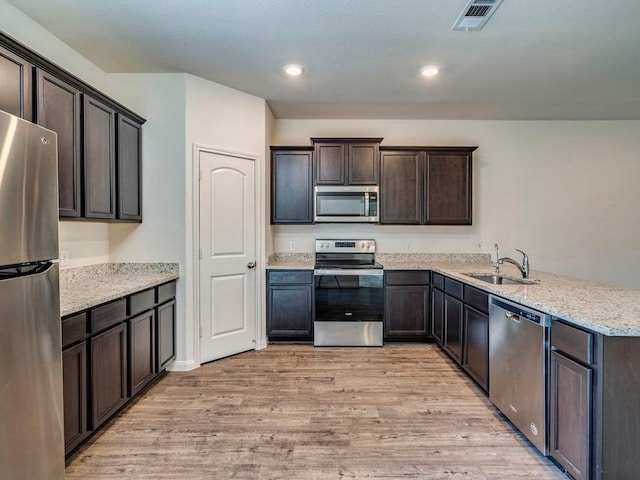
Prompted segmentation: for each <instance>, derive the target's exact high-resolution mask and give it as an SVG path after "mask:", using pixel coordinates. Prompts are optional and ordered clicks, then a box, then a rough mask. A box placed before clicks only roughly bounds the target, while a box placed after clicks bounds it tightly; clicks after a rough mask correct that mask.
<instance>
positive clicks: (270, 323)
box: [267, 285, 313, 340]
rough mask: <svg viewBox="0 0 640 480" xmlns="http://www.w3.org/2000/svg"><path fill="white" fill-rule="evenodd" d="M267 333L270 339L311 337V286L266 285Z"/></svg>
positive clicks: (302, 338)
mask: <svg viewBox="0 0 640 480" xmlns="http://www.w3.org/2000/svg"><path fill="white" fill-rule="evenodd" d="M267 335H268V336H269V339H270V340H273V339H275V340H278V339H281V340H287V339H298V340H311V339H313V286H312V285H277V286H269V287H268V298H267Z"/></svg>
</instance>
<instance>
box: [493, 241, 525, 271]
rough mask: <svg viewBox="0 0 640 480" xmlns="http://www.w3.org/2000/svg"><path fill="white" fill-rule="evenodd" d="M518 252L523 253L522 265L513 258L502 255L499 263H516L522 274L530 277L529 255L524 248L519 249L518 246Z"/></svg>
mask: <svg viewBox="0 0 640 480" xmlns="http://www.w3.org/2000/svg"><path fill="white" fill-rule="evenodd" d="M497 246H498V245H497V244H496V256H497V252H498V250H497ZM516 252H520V253H521V254H522V265H520V264H519V263H518V262H516V261H515V260H514V259H513V258H509V257H502V258H500V259H498V265H502V264H503V263H510V264H512V265H515V266H516V267H518V270H520V273H521V274H522V278H529V256H528V255H527V254H526V253H524V252H523V251H522V250H518V249H517V248H516Z"/></svg>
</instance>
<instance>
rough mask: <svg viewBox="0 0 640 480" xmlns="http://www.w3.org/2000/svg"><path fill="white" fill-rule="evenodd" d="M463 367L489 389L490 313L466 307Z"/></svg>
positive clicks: (483, 386)
mask: <svg viewBox="0 0 640 480" xmlns="http://www.w3.org/2000/svg"><path fill="white" fill-rule="evenodd" d="M463 332H464V342H463V346H464V353H463V355H462V367H463V368H464V369H465V370H466V372H467V373H468V374H469V375H470V376H471V377H472V378H473V379H474V380H475V381H476V382H478V384H479V385H480V386H481V387H482V388H483V389H484V390H485V391H487V390H488V388H489V315H486V314H484V313H481V312H479V311H477V310H475V309H473V308H471V307H468V306H465V308H464V326H463Z"/></svg>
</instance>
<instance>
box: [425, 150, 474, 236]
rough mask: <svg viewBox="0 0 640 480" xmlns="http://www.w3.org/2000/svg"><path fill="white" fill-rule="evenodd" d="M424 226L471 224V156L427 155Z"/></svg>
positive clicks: (438, 153)
mask: <svg viewBox="0 0 640 480" xmlns="http://www.w3.org/2000/svg"><path fill="white" fill-rule="evenodd" d="M423 223H425V224H427V225H471V153H447V152H429V153H428V154H427V160H426V167H425V204H424V219H423Z"/></svg>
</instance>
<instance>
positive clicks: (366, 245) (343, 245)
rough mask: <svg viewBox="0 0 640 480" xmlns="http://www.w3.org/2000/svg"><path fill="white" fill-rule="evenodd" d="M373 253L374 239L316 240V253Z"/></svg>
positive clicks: (374, 247)
mask: <svg viewBox="0 0 640 480" xmlns="http://www.w3.org/2000/svg"><path fill="white" fill-rule="evenodd" d="M320 252H329V253H336V252H341V253H375V252H376V241H375V240H335V239H333V240H329V239H325V240H316V253H320Z"/></svg>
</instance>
